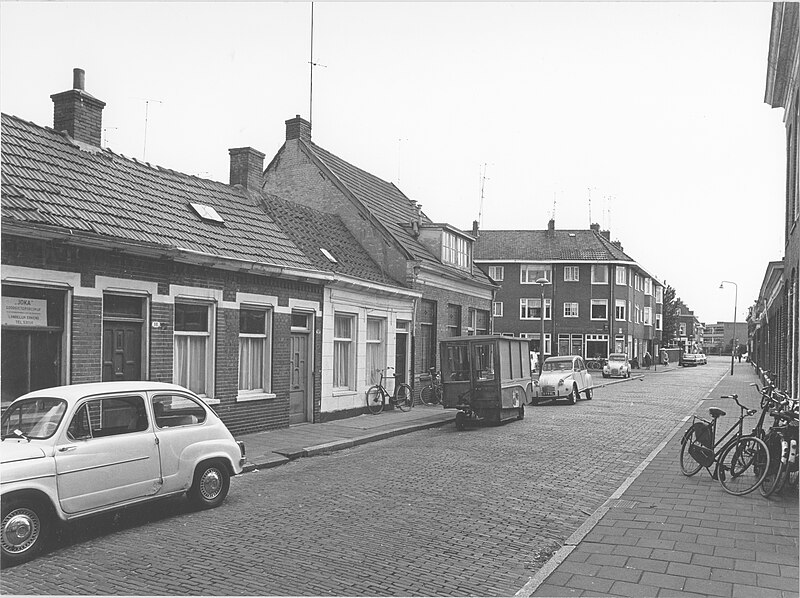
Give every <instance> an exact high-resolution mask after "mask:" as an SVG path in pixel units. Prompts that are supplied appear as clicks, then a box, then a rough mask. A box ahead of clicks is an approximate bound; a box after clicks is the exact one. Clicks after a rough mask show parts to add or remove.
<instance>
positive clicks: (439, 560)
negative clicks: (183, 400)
mask: <svg viewBox="0 0 800 598" xmlns="http://www.w3.org/2000/svg"><path fill="white" fill-rule="evenodd" d="M724 369H725V364H724V363H722V362H719V363H714V362H712V363H710V364H709V365H708V366H704V367H699V368H695V369H691V370H679V369H674V370H672V371H666V372H659V373H648V374H647V375H646V376H645V378H644V380H642V381H639V380H632V381H628V382H623V383H620V384H614V385H611V386H608V387H605V388H602V389H598V390H597V391H596V392H595V395H594V399H593V400H592V401H581V402H579V403H578V404H577V405H575V406H569V405H560V404H559V405H543V406H539V407H536V408H533V409H529V410H528V412H527V416H526V418H525V419H524V420H523V421H516V422H510V423H508V424H506V425H504V426H501V427H496V428H495V427H485V428H477V429H470V430H467V431H465V432H457V431H456V430H455V428H454V426H453V425H447V426H444V427H441V428H434V429H429V430H425V431H420V432H415V433H413V434H408V435H405V436H397V437H393V438H389V439H386V440H382V441H381V442H375V443H372V444H366V445H362V446H358V447H356V448H353V449H348V450H344V451H340V452H335V453H331V454H327V455H321V456H318V457H313V458H308V459H300V460H296V461H291V462H290V463H288V464H287V465H283V466H281V467H277V468H274V469H268V470H262V471H257V472H252V473H247V474H245V475H243V476H241V477H239V478H237V479H235V480H233V482H232V487H231V494H230V496H229V498H228V500H227V501H226V503H225V504H224V505H223V506H222V507H220V508H218V509H215V510H213V511H206V512H199V513H195V512H191V511H190V510H188V508H187V506H186V503H185V501H184V500H183V499H173V500H165V501H163V502H161V503H160V504H159V505H158V506H157V507H155V508H154V507H153V506H152V505H151V506H148V507H139V508H136V509H129V510H127V511H125V512H123V513H122V514H121V516H117V517H114V516H104V517H96V518H92V519H91V520H86V521H84V522H81V523H76V524H73V525H71V526H69V527H68V528H67V530H66V531H65V532H64V533H63V534H62V535H61V538H60V539H59V541H58V542H57V543H56V546H55V547H54V549H53V550H52V551H50V552H49V553H47V554H45V555H43V556H42V557H40V558H39V559H37V560H36V561H34V562H32V563H28V564H25V565H21V566H18V567H14V568H11V569H7V570H5V571H3V575H2V578H0V592H3V593H9V594H110V595H122V594H128V595H129V594H139V595H141V594H145V595H164V594H166V595H190V594H191V595H197V594H202V595H348V596H365V595H370V596H391V595H403V596H471V595H481V596H508V595H513V594H515V593H516V592H518V591H519V590H520V589H521V588H522V589H523V590H524V588H525V587H526V584H528V583H529V580H530V579H531V577H532V576H534V574H536V573H537V571H538V570H539V569H540V568H541V567H542V565H543V564H544V563H545V562H546V561H547V560H548V558H549V557H550V555H551V554H552V553H553V552H554V551H555V550H557V549H559V548H560V547H562V546H563V545H564V544H565V542H567V540H568V538H569V537H570V535H571V534H573V533H574V532H575V531H576V530H577V529H578V528H579V527H580V526H582V525H583V524H584V523H585V522H586V521H587V518H589V517H590V516H592V514H594V513H595V512H596V511H597V509H598V508H599V507H601V506H602V505H603V504H605V503H606V502H607V500H608V499H609V497H611V496H612V494H613V493H614V492H615V491H616V490H617V489H618V488H619V487H620V485H621V484H623V482H625V480H626V479H627V478H628V477H629V476H630V475H631V473H632V472H634V471H635V470H636V469H637V467H639V466H640V464H641V463H642V462H643V460H644V459H645V458H646V457H647V456H648V455H649V454H650V453H651V452H652V451H653V449H654V448H655V447H656V446H658V445H659V443H660V442H662V441H663V440H664V439H665V437H666V435H667V434H668V433H669V431H670V430H672V429H673V428H675V426H676V425H678V424H679V423H680V422H681V420H682V418H684V417H685V416H686V415H687V413H689V411H690V410H692V409H694V407H695V406H696V405H697V403H698V400H699V399H700V398H702V397H704V396H705V395H706V394H707V393H708V390H709V388H711V387H712V386H713V385H714V384H715V383H716V382H717V381H718V380H719V379H720V377H721V376H722V375H723V374H724ZM720 394H721V392H720ZM668 453H670V455H669V458H667V459H666V460H665V461H664V462H663V464H662V463H661V460H660V458H659V457H657V458H656V460H655V461H653V463H652V464H651V466H650V467H648V468H646V469H645V471H644V473H643V474H642V475H640V476H639V478H638V479H637V480H636V481H635V482H634V483H633V484H632V485H631V486H630V488H628V490H627V491H626V493H625V494H624V496H622V499H627V500H628V501H631V502H635V503H636V505H635V506H631V505H630V504H629V503H627V502H625V501H624V500H621V501H619V504H620V505H621V506H619V507H617V508H614V509H610V510H608V512H607V513H606V515H605V516H604V517H603V518H601V519H600V520H599V522H598V525H596V526H595V527H594V528H593V529H592V530H591V531H590V532H589V534H588V535H587V536H586V537H585V539H584V540H583V541H582V542H581V543H580V544H579V545H578V547H577V548H575V550H574V551H573V552H572V554H570V555H569V557H568V558H567V560H566V561H564V562H563V563H562V564H561V567H559V568H558V569H557V570H556V571H555V572H554V573H552V574H551V575H550V576H549V577H548V578H547V579H546V580H545V584H543V585H541V586H539V587H538V590H537V594H536V595H598V594H612V595H623V596H640V595H652V596H656V595H664V594H663V592H668V591H672V592H675V593H674V594H669V593H667V595H724V596H734V597H736V596H744V595H748V594H747V593H743V592H742V590H740V589H738V588H748V587H749V588H758V589H759V591H766V592H768V593H767V594H763V593H762V594H758V595H775V596H785V595H787V594H786V592H790V591H791V589H787V588H786V586H787V585H788V583H791V582H792V581H793V582H794V584H795V586H796V583H797V542H796V538H797V508H796V500H795V503H794V509H793V510H792V509H787V508H785V507H784V508H782V509H781V511H782V512H783V513H784V514H786V515H787V516H786V518H785V519H779V518H775V517H773V515H765V514H764V511H763V509H761V508H759V507H763V505H764V504H765V503H766V502H767V501H765V500H764V499H762V498H761V497H760V496H758V495H756V496H749V497H741V498H736V497H731V496H729V495H727V494H726V493H724V492H723V491H722V489H721V488H720V487H719V485H718V484H717V483H716V482H713V481H712V480H710V479H709V478H708V477H707V476H706V477H705V478H702V477H701V476H700V475H698V476H696V477H695V478H683V476H680V473H679V472H678V469H677V460H676V455H677V453H676V452H675V451H674V448H670V446H668V447H667V449H666V450H665V451H663V452H662V455H666V454H668ZM651 470H653V471H652V472H651ZM675 473H677V475H678V478H675V476H674V474H675ZM648 478H649V482H647V483H640V482H641V481H642V480H645V479H648ZM673 486H674V488H673ZM650 505H653V506H650ZM789 515H792V516H793V517H794V519H791V517H789ZM714 516H716V519H714ZM707 521H716V522H717V523H720V526H719V527H718V528H714V527H710V526H708V525H705V522H707ZM766 523H769V525H765V524H766ZM722 524H725V525H724V526H723V525H722ZM731 526H732V528H731ZM762 526H764V531H763V535H764V536H765V538H764V542H767V541H768V542H769V546H775V542H776V540H775V538H780V537H783V542H785V544H781V546H782V547H783V549H782V550H778V549H777V548H775V549H772V548H766V549H765V548H764V547H763V546H761V545H759V546H758V547H757V546H756V542H760V541H761V538H755V535H758V534H755V535H754V530H762ZM699 530H703V531H702V532H701V531H699ZM767 530H769V531H767ZM784 531H785V532H786V535H785V536H782V534H783V532H784ZM738 534H743V535H742V536H739V535H738ZM754 538H755V539H754ZM731 562H733V564H734V567H735V568H734V570H735V571H736V573H737V575H739V577H738V578H737V581H736V582H735V584H734V582H733V581H731V580H730V579H726V578H724V576H723V575H722V572H723V570H724V568H725V566H726V565H730V563H731ZM727 570H728V571H729V569H727ZM787 580H788V583H787ZM748 584H752V585H748ZM659 592H661V593H659ZM717 592H728V593H723V594H717ZM737 592H738V593H737ZM771 592H775V593H774V594H773V593H771ZM751 595H752V594H751Z"/></svg>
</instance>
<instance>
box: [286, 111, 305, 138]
mask: <svg viewBox="0 0 800 598" xmlns="http://www.w3.org/2000/svg"><path fill="white" fill-rule="evenodd" d="M292 139H302V140H303V141H307V142H310V141H311V123H310V122H308V121H307V120H306V119H304V118H301V117H300V115H299V114H298V115H297V116H295V117H294V118H290V119H289V120H287V121H286V141H290V140H292Z"/></svg>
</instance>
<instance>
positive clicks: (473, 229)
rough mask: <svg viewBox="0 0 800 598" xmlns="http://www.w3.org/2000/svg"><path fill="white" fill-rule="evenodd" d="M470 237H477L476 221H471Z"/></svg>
mask: <svg viewBox="0 0 800 598" xmlns="http://www.w3.org/2000/svg"><path fill="white" fill-rule="evenodd" d="M472 236H473V237H476V238H477V237H478V221H477V220H473V221H472Z"/></svg>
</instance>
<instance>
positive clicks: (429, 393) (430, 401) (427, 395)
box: [419, 386, 436, 405]
mask: <svg viewBox="0 0 800 598" xmlns="http://www.w3.org/2000/svg"><path fill="white" fill-rule="evenodd" d="M419 398H420V400H421V401H422V403H423V404H424V405H435V404H436V394H435V391H434V389H433V387H432V386H426V387H425V388H423V389H422V392H421V393H419Z"/></svg>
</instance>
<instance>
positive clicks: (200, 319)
mask: <svg viewBox="0 0 800 598" xmlns="http://www.w3.org/2000/svg"><path fill="white" fill-rule="evenodd" d="M213 314H214V309H213V306H211V305H209V304H204V303H176V304H175V331H174V333H173V342H174V357H173V376H172V377H173V380H174V382H175V384H180V385H181V386H184V387H186V388H188V389H189V390H192V391H194V392H195V393H197V394H199V395H201V396H210V393H211V391H212V389H213V388H214V385H213V371H214V362H213V358H214V343H213V340H212V335H211V331H212V330H213V329H214V327H213V326H212V322H213V319H214V315H213Z"/></svg>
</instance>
